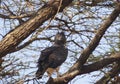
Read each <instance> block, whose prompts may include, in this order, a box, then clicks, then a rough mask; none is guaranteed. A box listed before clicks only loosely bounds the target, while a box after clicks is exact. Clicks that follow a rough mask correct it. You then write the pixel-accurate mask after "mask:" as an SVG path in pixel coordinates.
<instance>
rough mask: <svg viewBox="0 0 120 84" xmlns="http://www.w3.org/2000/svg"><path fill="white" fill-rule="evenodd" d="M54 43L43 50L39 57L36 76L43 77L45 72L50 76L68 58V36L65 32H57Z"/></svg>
mask: <svg viewBox="0 0 120 84" xmlns="http://www.w3.org/2000/svg"><path fill="white" fill-rule="evenodd" d="M54 41H55V42H54V44H53V45H52V46H51V47H48V48H46V49H44V50H42V51H41V55H40V58H39V59H38V65H37V66H38V70H37V72H36V77H37V78H38V79H39V78H42V76H43V74H44V73H45V72H47V73H48V75H49V76H51V74H52V73H53V71H54V70H56V71H57V73H58V69H59V66H60V65H61V64H62V63H63V62H64V61H65V60H66V58H67V55H68V49H67V48H66V47H65V43H66V37H65V35H64V33H63V32H61V33H57V34H56V36H55V40H54Z"/></svg>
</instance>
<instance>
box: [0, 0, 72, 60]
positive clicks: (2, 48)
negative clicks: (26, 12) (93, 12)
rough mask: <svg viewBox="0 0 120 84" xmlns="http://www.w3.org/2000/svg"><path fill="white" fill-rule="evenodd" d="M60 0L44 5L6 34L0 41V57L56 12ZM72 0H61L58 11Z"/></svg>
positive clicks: (10, 50) (12, 49)
mask: <svg viewBox="0 0 120 84" xmlns="http://www.w3.org/2000/svg"><path fill="white" fill-rule="evenodd" d="M59 1H60V0H54V2H53V3H52V4H49V5H45V6H43V7H42V9H40V10H38V12H37V13H36V14H35V15H34V16H33V17H32V18H30V19H29V20H27V21H26V22H25V23H23V24H22V25H19V26H18V27H16V28H15V30H13V31H12V32H10V33H9V34H8V35H6V36H5V37H4V38H3V39H2V40H1V41H0V58H2V57H3V56H5V55H7V54H8V53H11V52H12V51H14V49H15V48H16V47H17V46H18V45H19V44H20V43H21V42H22V41H23V40H24V39H25V38H27V37H28V36H29V35H30V34H31V33H33V32H34V31H35V30H36V29H37V28H39V26H41V25H42V24H43V23H44V22H45V21H46V20H48V19H50V18H51V17H53V16H54V15H55V14H56V13H57V8H55V7H58V6H59ZM72 1H73V0H65V1H64V0H63V2H62V6H61V8H60V11H62V10H63V9H64V8H65V7H66V6H68V5H69V4H70V3H71V2H72Z"/></svg>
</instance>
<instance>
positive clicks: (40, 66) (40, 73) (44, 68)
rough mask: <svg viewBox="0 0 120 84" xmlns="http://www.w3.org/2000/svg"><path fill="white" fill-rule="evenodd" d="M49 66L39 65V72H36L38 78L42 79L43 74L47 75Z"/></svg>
mask: <svg viewBox="0 0 120 84" xmlns="http://www.w3.org/2000/svg"><path fill="white" fill-rule="evenodd" d="M47 68H48V66H42V65H40V64H39V66H38V70H37V72H36V78H37V79H40V78H42V76H43V74H44V73H45V71H46V70H47Z"/></svg>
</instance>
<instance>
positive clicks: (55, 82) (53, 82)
mask: <svg viewBox="0 0 120 84" xmlns="http://www.w3.org/2000/svg"><path fill="white" fill-rule="evenodd" d="M119 60H120V52H119V53H116V54H114V55H112V56H110V57H109V58H105V59H103V60H100V61H98V62H95V63H92V64H89V65H84V66H83V67H82V68H81V70H80V69H76V70H74V71H72V72H71V73H68V74H64V75H63V76H62V77H58V78H55V79H52V78H50V79H49V80H48V82H47V84H68V82H69V81H70V80H72V79H73V78H74V77H75V76H77V75H81V74H86V73H90V72H93V71H97V70H99V69H102V68H103V67H105V66H106V65H109V64H111V63H113V62H116V61H119ZM100 84H103V83H100Z"/></svg>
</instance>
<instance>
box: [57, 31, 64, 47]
mask: <svg viewBox="0 0 120 84" xmlns="http://www.w3.org/2000/svg"><path fill="white" fill-rule="evenodd" d="M55 43H56V44H59V45H64V44H65V43H66V37H65V34H64V32H61V33H57V34H56V36H55Z"/></svg>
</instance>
